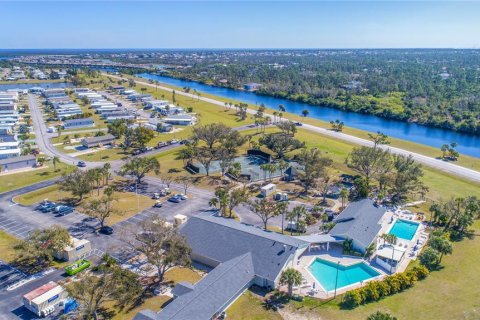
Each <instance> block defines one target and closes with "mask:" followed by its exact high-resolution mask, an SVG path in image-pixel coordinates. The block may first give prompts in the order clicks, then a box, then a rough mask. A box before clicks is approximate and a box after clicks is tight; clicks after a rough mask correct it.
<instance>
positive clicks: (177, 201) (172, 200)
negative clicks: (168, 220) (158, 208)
mask: <svg viewBox="0 0 480 320" xmlns="http://www.w3.org/2000/svg"><path fill="white" fill-rule="evenodd" d="M168 201H170V202H174V203H179V202H180V201H182V199H180V197H179V196H176V195H175V196H173V197H170V198H168Z"/></svg>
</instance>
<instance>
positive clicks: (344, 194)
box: [339, 188, 349, 208]
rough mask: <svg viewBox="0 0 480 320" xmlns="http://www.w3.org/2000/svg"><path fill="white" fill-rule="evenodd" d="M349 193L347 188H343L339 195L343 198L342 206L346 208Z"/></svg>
mask: <svg viewBox="0 0 480 320" xmlns="http://www.w3.org/2000/svg"><path fill="white" fill-rule="evenodd" d="M348 194H349V192H348V189H347V188H342V190H340V194H339V196H340V199H342V208H345V202H346V200H347V198H348Z"/></svg>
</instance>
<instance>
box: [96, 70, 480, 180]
mask: <svg viewBox="0 0 480 320" xmlns="http://www.w3.org/2000/svg"><path fill="white" fill-rule="evenodd" d="M103 74H104V75H106V76H109V77H112V78H115V79H119V80H121V79H125V78H123V77H119V76H115V75H110V74H105V73H103ZM135 82H136V83H137V84H141V85H145V86H150V87H152V88H155V87H158V88H159V89H161V90H165V91H169V92H172V91H173V89H171V88H168V87H164V86H155V85H154V84H151V83H148V82H145V81H138V80H137V81H135ZM175 92H176V94H179V95H182V96H186V97H190V98H195V99H200V100H202V101H205V102H209V103H212V104H215V105H218V106H221V107H225V103H224V102H222V101H219V100H215V99H211V98H207V97H197V96H196V95H194V94H191V93H186V92H182V91H180V90H176V91H175ZM247 112H248V113H249V114H255V113H256V112H257V111H256V110H253V109H248V110H247ZM265 115H268V114H265ZM270 116H271V117H272V119H273V116H272V115H270ZM302 127H303V128H304V129H307V130H310V131H313V132H317V133H320V134H323V135H326V136H330V137H333V138H336V139H340V140H343V141H347V142H351V143H354V144H358V145H363V146H373V143H372V142H371V141H370V140H366V139H362V138H358V137H355V136H352V135H348V134H345V133H342V132H335V131H332V130H328V129H325V128H321V127H316V126H313V125H310V124H306V123H302ZM381 147H382V148H385V149H389V150H390V151H391V152H392V153H395V154H400V155H405V156H409V155H411V156H412V157H413V158H414V159H415V160H416V161H418V162H420V163H422V164H424V165H427V166H429V167H432V168H435V169H438V170H441V171H444V172H447V173H450V174H453V175H458V176H460V177H463V178H466V179H469V180H472V181H475V182H480V172H479V171H475V170H472V169H468V168H465V167H462V166H459V165H457V164H454V163H451V162H445V161H442V160H439V159H436V158H432V157H428V156H424V155H421V154H419V153H415V152H411V151H408V150H404V149H400V148H395V147H390V146H381Z"/></svg>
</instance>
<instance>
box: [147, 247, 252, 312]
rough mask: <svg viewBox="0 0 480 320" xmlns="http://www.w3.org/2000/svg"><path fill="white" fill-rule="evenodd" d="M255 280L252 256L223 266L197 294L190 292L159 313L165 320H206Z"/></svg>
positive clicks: (242, 257) (241, 257)
mask: <svg viewBox="0 0 480 320" xmlns="http://www.w3.org/2000/svg"><path fill="white" fill-rule="evenodd" d="M254 277H255V275H254V270H253V261H252V256H251V254H250V253H246V254H244V255H241V256H238V257H236V258H233V259H231V260H229V261H227V262H224V263H221V264H220V265H218V266H217V267H216V268H215V269H213V270H212V271H211V272H210V273H209V274H208V275H207V276H206V277H205V278H203V279H202V280H201V281H199V282H198V283H197V284H196V285H195V287H194V290H192V291H190V292H187V293H185V294H183V295H181V296H179V297H178V298H176V299H175V300H174V301H172V302H171V303H170V304H168V305H167V306H166V307H165V308H164V309H163V310H162V311H160V312H159V313H158V316H157V319H162V320H164V319H165V320H173V319H175V320H207V319H211V318H212V316H213V315H215V313H217V312H219V311H221V310H222V309H223V308H224V307H225V304H226V303H228V302H229V301H231V299H233V298H235V297H236V296H237V295H238V294H239V293H240V292H241V291H243V289H246V288H247V287H249V286H250V284H251V281H252V280H253V278H254Z"/></svg>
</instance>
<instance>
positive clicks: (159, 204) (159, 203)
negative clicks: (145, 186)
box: [153, 200, 163, 208]
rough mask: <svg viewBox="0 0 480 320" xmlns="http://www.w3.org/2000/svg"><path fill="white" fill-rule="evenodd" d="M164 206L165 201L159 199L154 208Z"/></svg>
mask: <svg viewBox="0 0 480 320" xmlns="http://www.w3.org/2000/svg"><path fill="white" fill-rule="evenodd" d="M162 206H163V202H162V201H159V200H157V201H156V202H155V204H154V205H153V207H154V208H161V207H162Z"/></svg>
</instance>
